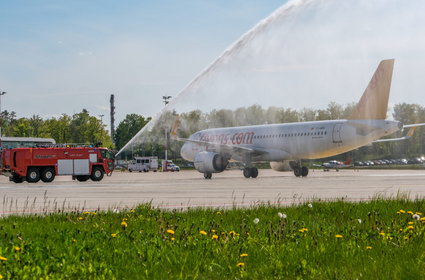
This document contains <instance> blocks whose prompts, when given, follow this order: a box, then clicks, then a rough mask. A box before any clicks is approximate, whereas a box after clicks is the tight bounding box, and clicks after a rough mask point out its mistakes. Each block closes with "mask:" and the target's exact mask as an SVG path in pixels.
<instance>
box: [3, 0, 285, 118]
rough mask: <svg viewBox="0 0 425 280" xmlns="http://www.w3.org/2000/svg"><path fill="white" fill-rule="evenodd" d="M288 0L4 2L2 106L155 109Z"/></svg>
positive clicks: (22, 110) (53, 112)
mask: <svg viewBox="0 0 425 280" xmlns="http://www.w3.org/2000/svg"><path fill="white" fill-rule="evenodd" d="M283 2H285V1H282V0H281V1H276V0H270V1H259V0H257V1H255V0H248V1H247V0H226V1H224V0H214V1H207V0H196V1H195V0H179V1H176V0H174V1H173V0H159V1H136V0H134V1H133V0H123V1H113V0H102V1H100V0H91V1H86V0H73V1H68V0H54V1H53V0H51V1H48V0H38V1H33V0H4V1H1V2H0V10H1V11H2V16H1V17H0V65H1V66H0V91H5V92H7V94H6V95H4V96H2V97H1V109H2V110H8V111H15V112H16V114H17V117H31V116H32V115H39V116H41V117H43V118H50V117H56V116H60V115H61V114H68V115H72V114H74V113H79V112H81V111H82V109H83V108H84V109H87V110H88V111H89V113H90V114H92V115H95V116H99V115H104V117H103V121H104V122H105V123H107V124H109V122H110V118H109V98H110V95H111V94H114V95H115V106H116V123H115V125H118V123H119V122H120V121H121V120H122V119H123V118H124V117H125V115H126V114H130V113H137V114H141V115H144V116H152V115H155V114H156V113H157V112H158V111H159V110H160V109H161V108H162V107H163V106H164V103H163V100H162V96H163V95H171V96H173V97H174V96H176V94H177V93H178V92H179V91H180V90H182V89H183V88H184V86H185V85H186V84H188V83H189V82H190V81H191V80H192V79H193V78H194V77H195V76H196V75H197V74H199V73H200V72H201V71H202V70H203V69H204V68H205V67H206V66H208V65H209V64H210V63H211V62H212V61H214V60H215V59H216V58H217V57H218V56H219V55H220V54H221V53H222V52H223V50H225V49H226V48H227V47H228V46H229V45H230V44H232V43H233V42H235V41H236V40H237V39H238V38H239V37H240V36H241V35H242V34H244V33H245V32H246V31H247V30H249V29H250V28H252V27H253V26H254V25H255V24H256V23H257V22H258V21H260V20H261V19H263V18H265V17H267V16H268V15H269V14H270V13H272V12H273V11H274V10H275V9H277V8H278V7H279V6H281V5H282V4H283Z"/></svg>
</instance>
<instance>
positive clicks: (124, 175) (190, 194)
mask: <svg viewBox="0 0 425 280" xmlns="http://www.w3.org/2000/svg"><path fill="white" fill-rule="evenodd" d="M0 194H1V198H0V215H2V216H4V215H10V214H25V213H36V214H38V213H49V212H56V211H74V210H75V211H85V210H86V211H93V210H99V209H100V210H111V211H122V209H129V208H133V207H135V206H137V205H138V204H141V203H151V204H152V205H153V206H155V207H161V208H166V209H187V208H189V207H213V208H225V207H234V206H236V207H248V206H253V205H257V204H262V203H269V204H273V205H291V204H296V203H305V202H310V201H315V200H316V201H317V200H322V201H324V200H338V199H344V200H346V201H365V200H370V199H372V198H375V197H385V198H394V197H396V196H397V195H404V196H408V197H409V198H411V199H415V198H423V197H424V196H425V170H360V171H355V170H352V169H346V170H340V171H339V172H336V171H330V172H323V171H322V170H310V174H309V176H308V177H306V178H296V177H295V176H294V175H293V174H292V173H291V172H283V173H282V172H275V171H273V170H260V171H259V176H258V178H256V179H246V178H244V177H243V175H242V171H240V170H230V171H225V172H223V173H219V174H213V178H212V179H211V180H205V179H203V175H202V174H201V173H199V172H197V171H181V172H169V173H161V172H156V173H154V172H148V173H134V172H133V173H128V172H114V173H113V174H112V176H110V177H105V178H104V179H103V180H102V181H100V182H92V181H87V182H78V181H72V180H71V176H60V177H59V176H58V177H56V179H55V181H53V182H52V183H49V184H46V183H42V182H39V183H36V184H29V183H26V182H24V183H22V184H15V183H13V182H9V181H8V178H7V177H4V176H0Z"/></svg>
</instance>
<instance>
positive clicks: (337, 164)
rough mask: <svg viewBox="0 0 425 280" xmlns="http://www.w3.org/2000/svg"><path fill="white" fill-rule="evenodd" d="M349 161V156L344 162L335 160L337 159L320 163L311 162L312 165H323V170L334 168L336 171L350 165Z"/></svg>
mask: <svg viewBox="0 0 425 280" xmlns="http://www.w3.org/2000/svg"><path fill="white" fill-rule="evenodd" d="M351 161H352V159H351V158H350V159H348V160H346V161H344V162H341V161H337V160H331V161H328V162H324V163H322V164H321V165H319V164H313V166H317V167H323V171H329V170H331V169H335V170H336V171H337V172H338V171H339V170H340V169H341V168H349V167H352V165H351Z"/></svg>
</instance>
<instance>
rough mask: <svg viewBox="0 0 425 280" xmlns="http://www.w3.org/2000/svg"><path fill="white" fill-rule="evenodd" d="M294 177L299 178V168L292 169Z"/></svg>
mask: <svg viewBox="0 0 425 280" xmlns="http://www.w3.org/2000/svg"><path fill="white" fill-rule="evenodd" d="M294 175H295V176H296V177H300V176H301V168H295V169H294Z"/></svg>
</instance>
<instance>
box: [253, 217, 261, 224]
mask: <svg viewBox="0 0 425 280" xmlns="http://www.w3.org/2000/svg"><path fill="white" fill-rule="evenodd" d="M252 222H253V223H254V224H258V223H259V222H260V219H258V218H255V219H254V220H253V221H252Z"/></svg>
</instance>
